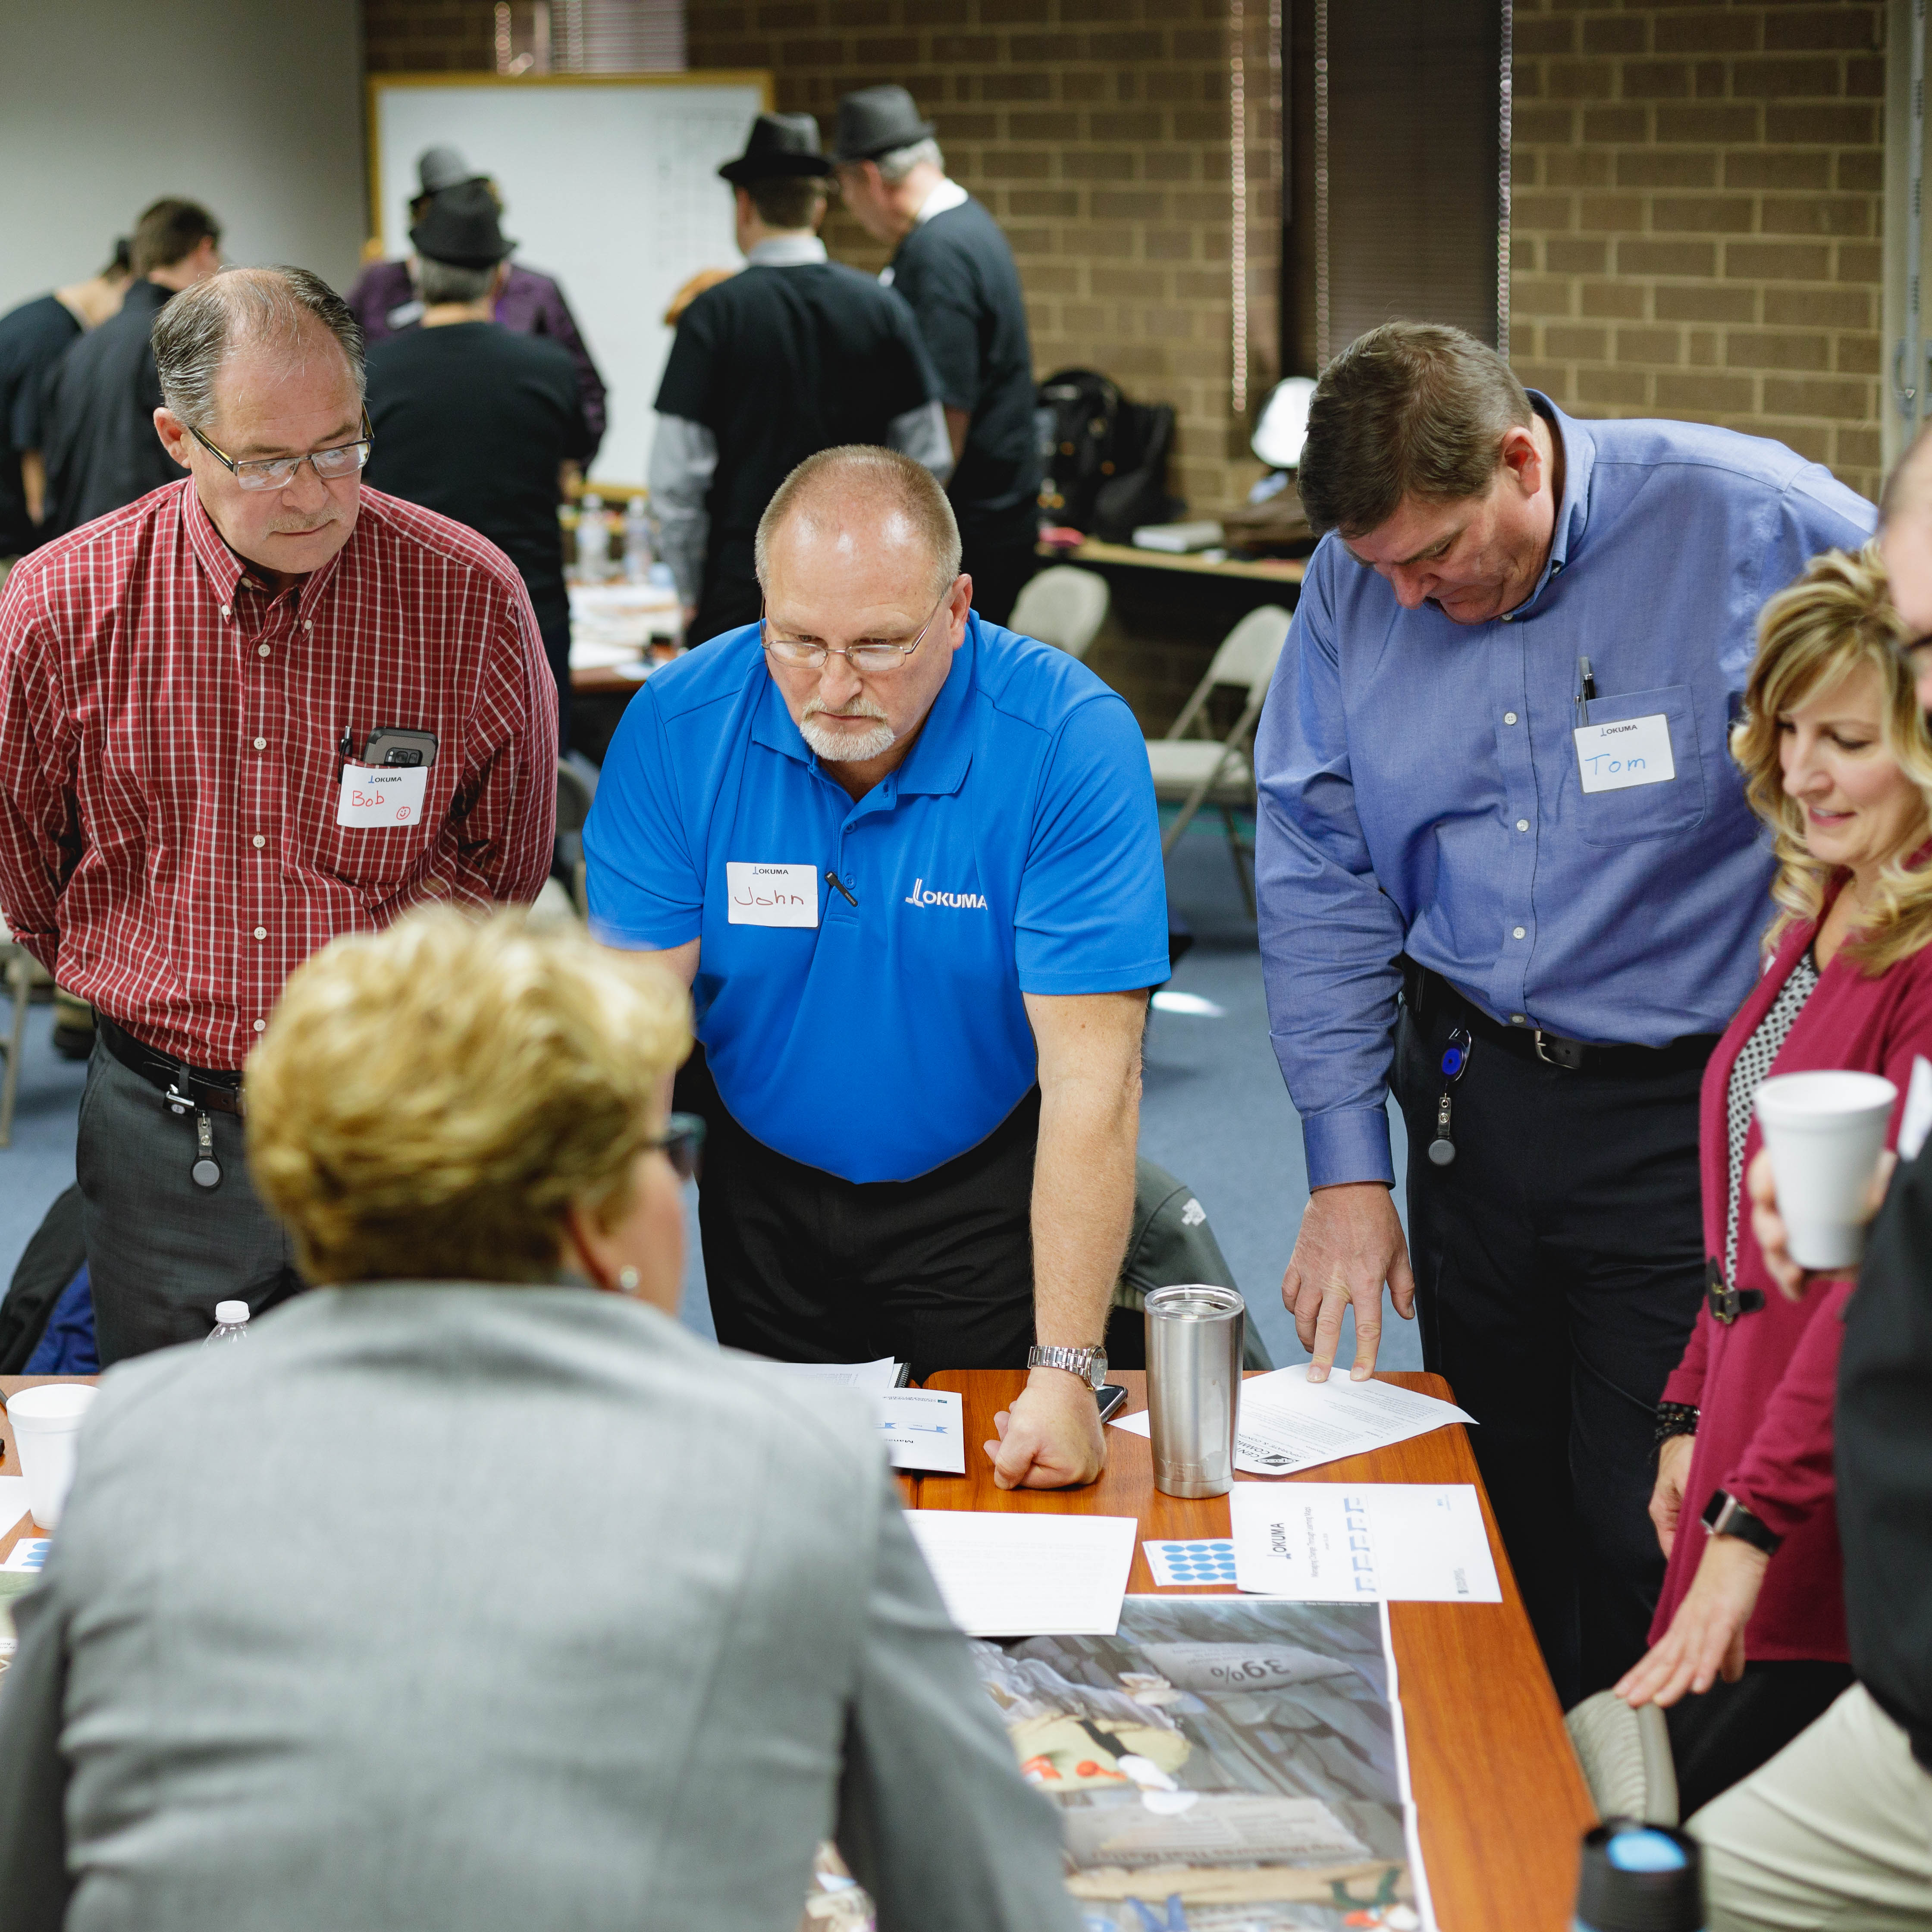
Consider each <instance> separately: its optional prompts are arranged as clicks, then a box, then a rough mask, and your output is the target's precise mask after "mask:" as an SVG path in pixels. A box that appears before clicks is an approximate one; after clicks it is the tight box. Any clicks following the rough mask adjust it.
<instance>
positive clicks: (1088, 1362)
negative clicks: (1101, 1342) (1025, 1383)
mask: <svg viewBox="0 0 1932 1932" xmlns="http://www.w3.org/2000/svg"><path fill="white" fill-rule="evenodd" d="M1027 1367H1028V1368H1030V1369H1066V1370H1069V1371H1070V1372H1071V1373H1073V1374H1074V1375H1076V1376H1079V1378H1080V1379H1081V1380H1082V1382H1086V1383H1088V1385H1091V1387H1093V1388H1100V1386H1101V1385H1103V1383H1104V1382H1106V1379H1107V1352H1106V1349H1043V1348H1042V1347H1041V1346H1040V1344H1039V1343H1037V1342H1036V1343H1034V1346H1032V1347H1031V1349H1028V1351H1027Z"/></svg>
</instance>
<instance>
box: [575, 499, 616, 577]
mask: <svg viewBox="0 0 1932 1932" xmlns="http://www.w3.org/2000/svg"><path fill="white" fill-rule="evenodd" d="M609 574H610V525H609V524H608V523H606V522H605V521H604V499H603V498H602V497H601V496H584V497H581V498H580V499H578V502H577V575H578V576H579V577H581V578H582V579H583V581H584V582H585V583H602V582H603V581H604V578H605V577H607V576H608V575H609Z"/></svg>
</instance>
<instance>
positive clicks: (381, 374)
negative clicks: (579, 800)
mask: <svg viewBox="0 0 1932 1932" xmlns="http://www.w3.org/2000/svg"><path fill="white" fill-rule="evenodd" d="M410 241H411V242H413V244H414V245H415V248H416V259H417V263H418V268H419V274H420V276H421V279H422V299H423V314H422V322H421V326H419V327H418V328H415V329H410V331H408V332H407V333H406V334H404V335H394V336H392V337H390V338H389V340H388V341H384V342H379V343H377V344H376V345H375V347H374V348H372V349H371V350H370V351H369V359H368V380H369V392H368V410H369V425H370V428H371V431H372V432H373V434H374V439H375V440H374V446H373V448H372V449H371V451H370V454H369V466H368V469H367V470H366V471H365V472H364V480H365V481H367V482H368V484H371V486H372V487H374V488H376V489H378V490H388V491H389V493H391V494H392V495H393V496H404V497H407V499H409V500H410V502H412V503H420V504H422V505H423V507H424V508H425V509H430V510H436V511H440V512H441V514H443V515H444V516H446V517H454V518H455V520H456V521H457V522H458V523H467V524H468V525H469V527H470V528H471V529H472V530H475V531H476V532H478V533H479V534H480V535H484V536H486V537H487V538H489V539H490V541H491V542H492V543H493V544H496V547H498V548H499V550H502V552H503V553H504V554H505V556H508V558H509V559H510V561H511V562H512V563H514V565H516V566H517V570H518V571H519V572H520V574H521V575H522V577H523V586H524V588H525V589H527V590H528V591H529V594H530V604H531V607H532V609H533V610H535V613H536V619H537V628H538V629H539V630H540V631H541V632H542V633H543V640H544V655H546V656H547V657H548V658H549V659H550V670H551V672H552V673H553V675H554V676H555V677H556V709H557V748H558V749H559V751H563V750H567V749H568V747H569V743H570V599H569V595H568V592H567V591H566V590H565V587H564V581H563V536H562V532H561V531H560V530H559V529H558V527H557V520H556V509H557V505H558V502H559V501H560V500H561V495H562V466H563V465H564V464H565V463H567V462H577V461H580V460H585V459H587V458H588V457H589V455H590V453H591V452H592V450H593V449H595V446H596V440H597V439H596V437H595V434H593V433H592V430H591V428H590V425H589V423H588V422H586V420H585V415H584V410H583V398H582V395H581V393H580V385H579V383H578V380H577V368H576V365H575V364H574V362H572V361H571V356H570V352H569V351H568V350H567V349H565V347H563V346H562V344H560V343H557V342H553V341H548V340H547V339H546V338H544V337H541V336H537V335H517V334H516V333H514V332H512V331H511V330H510V329H505V328H504V327H503V326H502V325H501V324H500V323H496V322H494V321H492V320H491V319H490V306H491V305H492V303H493V302H494V301H495V299H496V296H497V295H498V294H499V293H500V292H501V290H502V287H503V284H504V283H505V281H506V280H507V279H508V267H507V263H508V256H509V254H510V251H511V248H514V246H515V245H514V243H513V242H505V240H504V239H503V235H502V229H501V228H500V227H499V225H498V223H497V219H496V202H495V200H494V199H493V197H492V196H491V195H490V193H489V192H488V190H487V187H484V184H481V183H480V182H472V183H466V184H463V186H460V187H453V188H449V189H446V190H444V191H443V193H441V194H440V195H439V196H437V197H436V199H434V201H433V202H431V203H430V205H429V206H428V208H427V209H426V210H425V212H424V214H423V217H422V220H420V221H419V222H418V223H416V226H415V227H413V229H410Z"/></svg>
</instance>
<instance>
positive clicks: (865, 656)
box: [758, 583, 953, 676]
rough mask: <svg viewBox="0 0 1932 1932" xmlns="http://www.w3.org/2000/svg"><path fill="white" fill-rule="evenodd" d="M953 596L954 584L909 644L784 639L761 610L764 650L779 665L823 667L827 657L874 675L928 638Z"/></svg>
mask: <svg viewBox="0 0 1932 1932" xmlns="http://www.w3.org/2000/svg"><path fill="white" fill-rule="evenodd" d="M951 595H953V586H952V585H951V584H950V583H949V584H948V585H947V586H946V589H944V592H942V593H941V596H940V599H939V601H938V603H937V604H935V605H934V606H933V607H932V616H931V617H929V618H927V619H926V622H924V623H923V624H922V625H920V626H919V635H918V636H917V637H915V638H913V640H912V642H911V643H909V644H883V643H874V642H871V641H870V640H868V641H867V642H866V643H862V644H853V645H850V646H844V647H840V646H834V645H832V644H808V643H806V642H805V640H804V639H803V638H802V637H778V636H775V634H773V632H772V626H771V619H769V618H768V617H767V616H766V615H765V613H764V612H763V610H760V611H759V613H758V622H759V624H760V625H761V626H762V627H763V631H764V638H765V649H766V651H768V652H769V653H770V654H771V655H772V656H773V657H775V658H777V659H778V662H779V663H780V664H797V665H799V666H800V667H802V668H803V669H805V670H820V669H821V668H823V665H824V663H825V660H826V658H844V660H845V661H846V662H847V664H850V666H851V667H852V668H853V670H856V671H857V672H859V673H860V674H861V675H863V674H864V673H866V672H868V671H869V672H871V673H872V674H873V675H874V676H878V675H880V673H883V672H886V671H895V670H898V667H900V665H901V664H904V662H905V661H906V659H907V658H909V657H910V656H911V655H912V654H913V652H914V651H916V650H917V649H919V646H920V645H921V644H922V643H924V642H925V640H926V632H927V631H929V630H931V629H932V626H933V622H934V619H936V618H937V617H938V615H939V613H940V612H941V610H944V608H945V607H946V603H947V598H950V597H951Z"/></svg>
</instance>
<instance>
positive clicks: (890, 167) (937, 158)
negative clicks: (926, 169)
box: [879, 134, 946, 187]
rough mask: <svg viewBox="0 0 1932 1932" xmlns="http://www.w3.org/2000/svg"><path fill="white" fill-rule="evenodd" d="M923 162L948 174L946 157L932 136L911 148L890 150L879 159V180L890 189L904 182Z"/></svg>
mask: <svg viewBox="0 0 1932 1932" xmlns="http://www.w3.org/2000/svg"><path fill="white" fill-rule="evenodd" d="M921 161H930V162H931V163H932V165H933V166H935V167H936V168H937V169H938V170H939V171H940V172H941V174H944V172H946V157H945V156H944V154H941V152H940V151H939V143H938V142H937V141H935V139H933V138H932V136H931V135H930V134H929V135H928V136H926V139H924V140H922V141H915V142H913V144H912V145H911V146H910V147H909V148H888V149H887V150H886V152H885V153H884V154H881V155H880V157H879V178H880V180H881V181H883V182H884V183H885V184H886V186H887V187H891V186H892V184H893V183H894V182H895V181H904V179H905V178H906V176H907V175H909V174H910V173H911V172H912V171H913V169H914V168H916V167H917V166H919V163H920V162H921Z"/></svg>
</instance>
